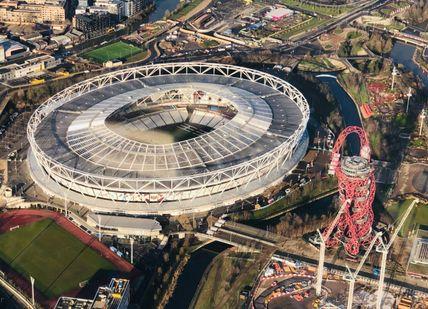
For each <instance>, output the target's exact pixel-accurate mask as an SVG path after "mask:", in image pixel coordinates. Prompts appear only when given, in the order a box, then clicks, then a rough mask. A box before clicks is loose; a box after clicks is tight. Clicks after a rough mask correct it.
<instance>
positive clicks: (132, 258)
mask: <svg viewBox="0 0 428 309" xmlns="http://www.w3.org/2000/svg"><path fill="white" fill-rule="evenodd" d="M129 241H130V243H131V264H134V238H132V237H131V238H130V239H129Z"/></svg>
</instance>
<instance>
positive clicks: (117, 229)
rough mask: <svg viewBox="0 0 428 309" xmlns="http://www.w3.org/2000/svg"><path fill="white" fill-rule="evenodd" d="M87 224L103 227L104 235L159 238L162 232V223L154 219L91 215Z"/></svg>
mask: <svg viewBox="0 0 428 309" xmlns="http://www.w3.org/2000/svg"><path fill="white" fill-rule="evenodd" d="M86 221H87V223H88V224H89V225H90V226H92V227H93V228H96V229H98V228H99V227H101V233H102V234H104V235H115V236H118V237H125V236H144V237H150V238H152V237H158V236H159V235H160V232H161V231H162V226H161V225H160V223H159V222H158V221H156V220H153V219H147V218H136V217H123V216H114V215H104V214H95V213H93V212H91V213H89V215H88V217H87V219H86Z"/></svg>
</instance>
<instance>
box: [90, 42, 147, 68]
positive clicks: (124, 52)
mask: <svg viewBox="0 0 428 309" xmlns="http://www.w3.org/2000/svg"><path fill="white" fill-rule="evenodd" d="M141 52H143V51H142V49H140V48H138V47H136V46H134V45H132V44H128V43H125V42H122V41H119V42H116V43H112V44H108V45H104V46H101V47H100V48H97V49H94V50H91V51H89V52H86V53H84V54H83V55H82V56H83V57H84V58H87V59H90V60H92V61H95V62H98V63H104V62H106V61H109V60H115V59H127V58H130V57H132V56H134V55H136V54H138V53H141Z"/></svg>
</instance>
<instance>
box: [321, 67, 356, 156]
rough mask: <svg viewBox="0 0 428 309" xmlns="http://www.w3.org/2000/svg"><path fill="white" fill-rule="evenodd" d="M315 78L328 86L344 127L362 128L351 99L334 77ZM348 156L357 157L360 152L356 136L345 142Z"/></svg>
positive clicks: (322, 76) (353, 135) (351, 136)
mask: <svg viewBox="0 0 428 309" xmlns="http://www.w3.org/2000/svg"><path fill="white" fill-rule="evenodd" d="M317 78H318V79H319V80H320V81H321V82H322V83H324V84H326V85H328V87H329V88H330V91H331V92H332V94H333V95H334V97H335V98H336V101H337V102H338V104H339V110H340V114H341V116H342V119H343V123H344V125H345V127H348V126H359V127H362V124H361V119H360V115H359V113H358V110H357V107H356V105H355V103H354V101H353V100H352V98H351V97H350V96H349V95H348V93H346V91H345V90H343V88H342V86H340V84H339V83H338V81H337V79H336V76H334V75H331V76H330V75H319V76H317ZM346 143H347V146H348V151H349V154H350V155H358V154H359V152H360V142H359V139H358V136H357V135H355V134H352V135H350V136H349V137H348V138H347V140H346Z"/></svg>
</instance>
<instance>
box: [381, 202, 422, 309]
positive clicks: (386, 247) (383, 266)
mask: <svg viewBox="0 0 428 309" xmlns="http://www.w3.org/2000/svg"><path fill="white" fill-rule="evenodd" d="M417 203H419V199H417V198H416V199H414V200H413V201H412V203H411V204H410V206H409V207H408V208H407V210H406V212H405V213H404V215H403V217H402V218H401V221H400V223H399V224H398V226H397V227H396V229H395V231H394V233H393V234H392V236H391V238H390V239H389V242H388V243H387V244H386V245H385V243H384V242H383V240H382V238H380V244H379V245H378V246H377V248H376V251H377V252H380V253H382V258H381V265H380V274H379V286H378V292H377V300H376V309H380V308H381V305H382V297H383V286H384V281H385V271H386V259H387V257H388V252H389V249H390V248H391V246H392V244H393V242H394V240H395V238H397V235H398V232H399V231H400V230H401V228H402V227H403V224H404V222H405V221H406V219H407V217H408V216H409V215H410V213H411V212H412V210H413V208H414V207H415V205H416V204H417Z"/></svg>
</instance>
